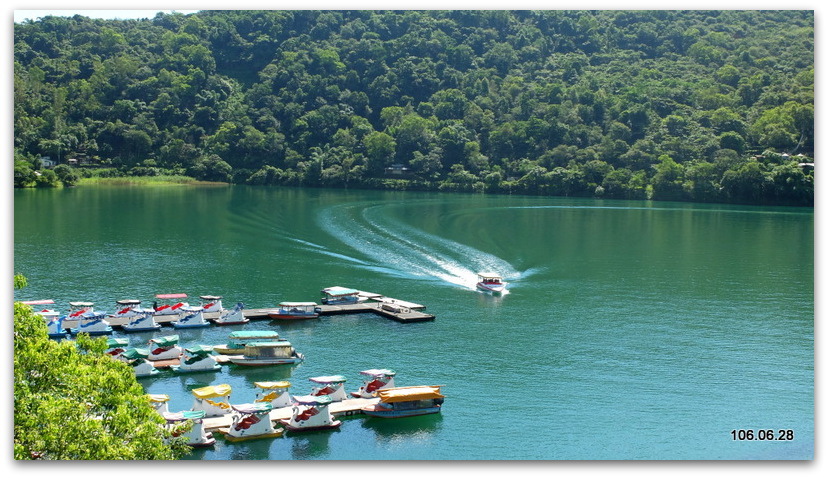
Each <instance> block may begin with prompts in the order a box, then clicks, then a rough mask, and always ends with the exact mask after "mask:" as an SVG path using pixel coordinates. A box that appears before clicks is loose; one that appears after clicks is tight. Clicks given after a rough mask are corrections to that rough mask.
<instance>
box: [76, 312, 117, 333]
mask: <svg viewBox="0 0 828 478" xmlns="http://www.w3.org/2000/svg"><path fill="white" fill-rule="evenodd" d="M104 317H106V312H85V313H84V314H82V315H81V316H80V317H78V326H77V327H75V328H73V329H70V330H69V332H70V333H71V334H72V335H77V334H79V333H81V332H85V333H87V334H89V335H107V334H111V333H112V327H111V326H110V325H109V322H107V321H106V320H104Z"/></svg>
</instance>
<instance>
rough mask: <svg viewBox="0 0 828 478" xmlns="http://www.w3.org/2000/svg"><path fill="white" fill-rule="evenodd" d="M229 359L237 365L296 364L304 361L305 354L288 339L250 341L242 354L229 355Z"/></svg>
mask: <svg viewBox="0 0 828 478" xmlns="http://www.w3.org/2000/svg"><path fill="white" fill-rule="evenodd" d="M227 359H228V360H229V361H231V362H233V363H234V364H236V365H246V366H264V365H285V364H295V363H299V362H301V361H303V360H304V359H305V356H304V355H302V354H300V353H299V352H297V351H296V349H295V348H293V346H292V345H291V344H290V342H288V341H287V340H280V341H278V342H251V343H248V344H246V345H245V346H244V352H243V353H242V354H241V355H228V356H227Z"/></svg>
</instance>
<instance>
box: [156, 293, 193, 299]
mask: <svg viewBox="0 0 828 478" xmlns="http://www.w3.org/2000/svg"><path fill="white" fill-rule="evenodd" d="M155 298H156V299H186V298H187V294H156V295H155Z"/></svg>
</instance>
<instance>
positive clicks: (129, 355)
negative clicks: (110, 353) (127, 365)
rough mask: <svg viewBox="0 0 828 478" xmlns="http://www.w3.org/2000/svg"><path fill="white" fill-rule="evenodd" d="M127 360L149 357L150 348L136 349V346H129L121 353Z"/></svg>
mask: <svg viewBox="0 0 828 478" xmlns="http://www.w3.org/2000/svg"><path fill="white" fill-rule="evenodd" d="M121 356H122V357H124V358H125V359H127V360H135V359H139V358H147V357H149V350H147V349H136V348H129V349H126V350H125V351H124V353H122V354H121Z"/></svg>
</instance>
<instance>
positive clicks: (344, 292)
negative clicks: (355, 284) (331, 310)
mask: <svg viewBox="0 0 828 478" xmlns="http://www.w3.org/2000/svg"><path fill="white" fill-rule="evenodd" d="M322 292H323V293H325V294H327V295H328V296H330V297H344V296H348V295H357V294H359V291H358V290H356V289H349V288H347V287H339V286H334V287H328V288H327V289H322Z"/></svg>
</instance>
